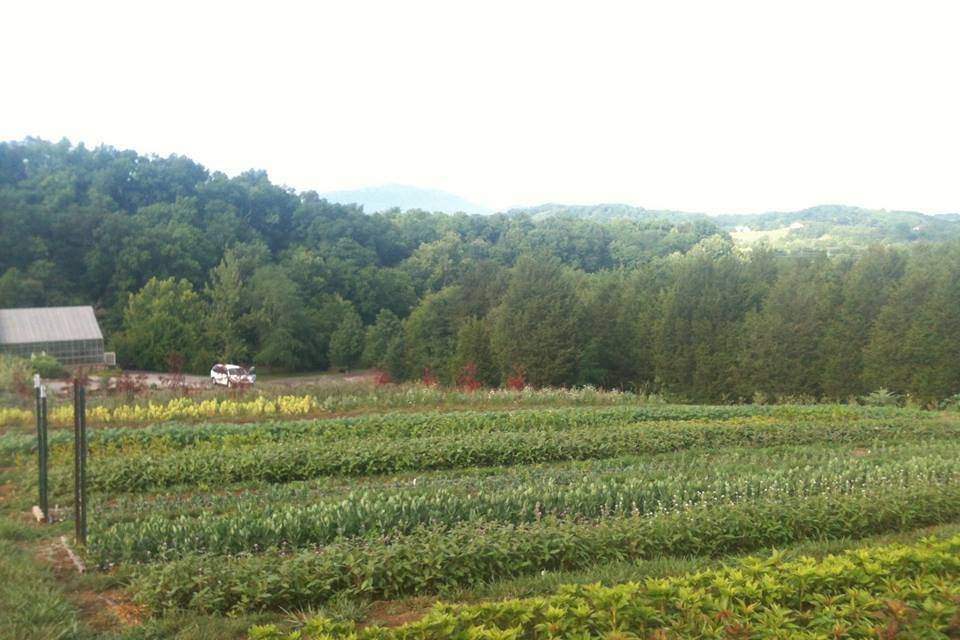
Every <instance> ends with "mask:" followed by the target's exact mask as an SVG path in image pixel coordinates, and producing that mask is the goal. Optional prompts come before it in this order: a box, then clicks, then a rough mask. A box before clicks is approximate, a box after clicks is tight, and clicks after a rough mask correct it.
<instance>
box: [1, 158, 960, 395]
mask: <svg viewBox="0 0 960 640" xmlns="http://www.w3.org/2000/svg"><path fill="white" fill-rule="evenodd" d="M958 301H960V244H958V243H947V244H941V245H935V246H920V247H917V248H914V249H912V250H910V251H909V252H908V251H905V250H899V249H894V248H883V247H875V248H872V249H870V250H869V251H866V252H864V253H862V254H860V255H858V256H856V257H847V258H843V259H829V258H827V257H826V256H817V257H812V258H811V257H802V258H797V257H792V256H789V255H782V254H779V253H777V252H774V251H773V250H771V249H769V248H764V247H762V246H761V247H755V248H754V249H753V250H751V251H742V250H738V249H737V248H736V247H734V246H733V244H732V242H731V241H730V239H729V237H728V236H727V235H726V234H725V233H722V232H721V231H719V230H718V229H717V227H715V226H713V225H712V224H711V223H709V222H705V221H687V222H674V223H671V222H664V221H658V220H611V221H608V222H602V223H601V222H592V221H589V220H583V219H578V218H575V217H564V216H560V217H552V218H548V219H543V220H536V221H535V220H533V219H532V218H530V217H529V216H526V215H522V214H521V215H516V214H512V215H505V214H497V215H492V216H468V215H462V214H460V215H445V214H436V213H428V212H424V211H407V212H400V211H396V210H395V211H389V212H385V213H377V214H372V215H371V214H366V213H364V212H363V211H362V210H361V209H360V208H358V207H355V206H351V205H342V204H336V203H330V202H327V201H325V200H323V199H321V198H319V197H318V196H317V195H316V194H315V193H312V192H305V193H297V192H294V191H292V190H290V189H285V188H282V187H279V186H277V185H274V184H272V183H271V182H270V181H269V180H268V179H267V176H266V174H264V173H262V172H253V171H251V172H247V173H244V174H242V175H239V176H236V177H234V178H229V177H227V176H225V175H223V174H220V173H210V172H209V171H207V170H206V169H205V168H203V167H202V166H200V165H198V164H196V163H194V162H192V161H191V160H189V159H187V158H183V157H176V156H172V157H170V158H155V157H145V156H140V155H137V154H136V153H133V152H129V151H117V150H114V149H111V148H97V149H92V150H91V149H86V148H84V147H82V146H71V145H70V144H69V143H67V142H61V143H57V144H51V143H47V142H43V141H37V140H28V141H25V142H22V143H5V144H0V306H2V307H10V306H32V305H55V304H94V305H95V307H96V308H97V310H98V313H99V314H100V316H101V320H102V323H103V325H104V327H105V330H106V332H107V334H108V336H110V339H111V342H112V344H113V346H114V348H115V349H116V350H117V352H118V357H119V358H120V360H121V362H122V363H123V364H125V365H128V366H136V367H142V368H149V369H163V368H164V367H165V366H166V362H167V358H168V356H169V354H170V353H171V352H174V351H176V352H179V353H183V354H185V355H186V356H187V358H188V364H189V366H190V367H191V368H193V369H195V370H198V371H202V370H204V369H205V368H207V367H209V364H210V363H211V362H212V361H214V360H229V361H232V362H247V363H256V364H262V365H269V366H272V367H277V368H282V369H288V370H298V369H301V370H305V369H318V368H327V367H331V366H332V367H339V368H351V367H356V366H368V367H377V368H379V369H381V370H383V371H385V372H388V373H389V375H390V376H392V377H393V378H394V379H398V380H399V379H410V378H414V379H417V378H421V377H423V376H424V375H427V376H430V377H436V378H437V379H439V380H440V381H442V382H445V383H450V384H457V383H461V384H462V383H464V381H465V378H469V379H470V380H471V381H476V382H479V383H482V384H487V385H502V384H508V383H514V384H516V383H529V384H533V385H572V384H593V385H598V386H604V387H621V388H644V389H648V390H656V391H661V392H666V393H669V394H671V395H673V396H675V397H682V398H685V399H689V400H698V401H719V400H726V401H735V400H740V399H747V400H749V399H753V398H756V397H758V396H764V397H776V396H784V395H803V396H811V397H829V398H840V399H844V398H847V397H850V396H856V395H861V394H864V393H866V392H869V391H871V390H874V389H877V388H879V387H887V388H889V389H891V390H893V391H896V392H900V393H910V394H913V395H914V396H917V397H919V398H922V399H935V398H936V399H941V398H945V397H948V396H951V395H953V394H956V393H958V392H960V308H958Z"/></svg>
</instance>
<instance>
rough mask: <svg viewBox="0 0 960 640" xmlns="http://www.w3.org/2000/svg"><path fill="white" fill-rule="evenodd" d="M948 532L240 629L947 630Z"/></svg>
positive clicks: (420, 635) (513, 632) (771, 634)
mask: <svg viewBox="0 0 960 640" xmlns="http://www.w3.org/2000/svg"><path fill="white" fill-rule="evenodd" d="M958 636H960V536H957V537H954V538H952V539H949V540H944V541H935V540H926V541H922V542H920V543H917V544H914V545H909V546H907V545H887V546H881V547H874V548H871V549H865V550H858V551H852V552H848V553H845V554H842V555H837V556H829V557H827V558H825V559H823V560H821V561H819V562H818V561H815V560H813V559H810V558H801V559H798V560H795V561H790V562H784V561H782V560H781V559H780V558H779V557H778V556H776V555H774V556H773V557H771V558H766V559H760V558H748V559H746V560H743V561H741V562H739V563H737V564H735V565H733V566H730V567H724V568H721V569H716V570H710V571H701V572H697V573H694V574H689V575H684V576H677V577H675V578H667V579H650V580H646V581H644V582H642V583H636V582H632V583H626V584H622V585H617V586H613V587H605V586H601V585H599V584H594V585H580V586H573V585H571V586H567V587H563V588H562V589H560V591H559V592H558V593H557V594H556V595H553V596H549V597H540V598H528V599H523V600H507V601H501V602H491V603H483V604H477V605H467V606H458V605H445V604H440V605H437V606H435V607H434V609H433V611H431V612H430V613H429V614H428V615H427V616H425V617H424V618H422V619H420V620H418V621H416V622H412V623H408V624H406V625H403V626H400V627H396V628H389V629H388V628H383V627H366V628H357V627H356V626H355V625H354V624H351V623H333V622H331V621H329V620H327V619H325V618H313V619H311V620H309V621H308V622H307V623H306V624H305V625H304V627H303V628H302V629H300V630H298V631H295V632H292V633H290V634H287V633H283V632H281V631H280V630H279V629H278V628H277V627H275V626H272V625H271V626H261V627H254V628H253V629H251V632H250V640H336V639H338V638H343V639H347V638H349V639H351V640H434V639H436V640H440V639H443V640H448V639H453V640H468V639H469V640H547V639H552V638H660V639H662V640H667V639H670V638H676V639H680V638H792V639H795V640H803V639H808V640H814V639H822V638H892V637H904V638H930V639H933V638H956V637H958Z"/></svg>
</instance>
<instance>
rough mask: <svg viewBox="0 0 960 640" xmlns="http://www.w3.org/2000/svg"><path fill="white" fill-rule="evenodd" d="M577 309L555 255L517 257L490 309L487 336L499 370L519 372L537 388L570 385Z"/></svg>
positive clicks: (574, 365)
mask: <svg viewBox="0 0 960 640" xmlns="http://www.w3.org/2000/svg"><path fill="white" fill-rule="evenodd" d="M578 311H579V310H578V305H577V296H576V292H575V291H574V288H573V284H572V283H571V282H570V279H569V277H568V276H567V274H566V272H565V271H564V269H563V267H562V265H561V264H560V261H559V260H557V259H556V258H554V257H552V256H549V255H544V254H534V255H523V256H521V257H520V258H519V259H518V260H517V264H516V265H515V266H514V268H513V272H512V273H511V276H510V283H509V285H508V287H507V292H506V294H505V296H504V299H503V303H502V304H501V305H500V307H499V308H498V309H497V310H496V312H495V314H494V323H493V332H492V337H491V339H492V345H493V350H494V353H495V354H496V357H497V360H498V363H499V365H500V371H501V373H502V375H503V376H504V377H506V376H509V375H511V374H513V373H514V372H515V371H520V372H523V374H524V375H525V376H526V380H527V382H529V383H530V384H532V385H534V386H538V387H540V386H547V385H565V384H566V385H569V384H573V383H574V382H575V381H576V375H577V359H578V353H579V349H580V340H579V335H578V325H579V323H578Z"/></svg>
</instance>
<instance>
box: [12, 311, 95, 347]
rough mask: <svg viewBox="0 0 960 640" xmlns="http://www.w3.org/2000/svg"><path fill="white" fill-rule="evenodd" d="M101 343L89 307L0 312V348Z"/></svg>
mask: <svg viewBox="0 0 960 640" xmlns="http://www.w3.org/2000/svg"><path fill="white" fill-rule="evenodd" d="M65 340H103V333H101V332H100V325H98V324H97V317H96V316H95V315H94V314H93V307H38V308H34V309H0V344H30V343H33V342H62V341H65Z"/></svg>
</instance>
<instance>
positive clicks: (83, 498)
mask: <svg viewBox="0 0 960 640" xmlns="http://www.w3.org/2000/svg"><path fill="white" fill-rule="evenodd" d="M80 409H81V411H80V505H81V507H82V508H81V510H80V544H87V388H86V386H85V385H81V387H80Z"/></svg>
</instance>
